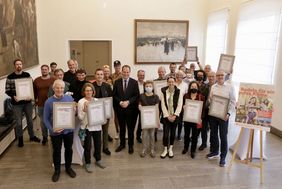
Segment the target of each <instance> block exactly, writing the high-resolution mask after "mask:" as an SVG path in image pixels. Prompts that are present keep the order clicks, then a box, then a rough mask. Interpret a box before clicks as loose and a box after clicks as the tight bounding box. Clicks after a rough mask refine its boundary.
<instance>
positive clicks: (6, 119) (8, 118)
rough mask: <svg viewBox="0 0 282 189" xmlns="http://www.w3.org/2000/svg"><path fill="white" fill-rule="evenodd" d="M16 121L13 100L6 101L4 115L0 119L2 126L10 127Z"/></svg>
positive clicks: (7, 99)
mask: <svg viewBox="0 0 282 189" xmlns="http://www.w3.org/2000/svg"><path fill="white" fill-rule="evenodd" d="M13 121H14V113H13V105H12V100H11V98H6V99H5V101H4V114H3V115H1V117H0V125H8V124H11V123H12V122H13Z"/></svg>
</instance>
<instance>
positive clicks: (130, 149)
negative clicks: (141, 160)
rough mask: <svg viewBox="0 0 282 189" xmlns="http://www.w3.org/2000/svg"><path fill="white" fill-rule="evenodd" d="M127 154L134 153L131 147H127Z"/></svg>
mask: <svg viewBox="0 0 282 189" xmlns="http://www.w3.org/2000/svg"><path fill="white" fill-rule="evenodd" d="M128 153H129V154H133V153H134V149H133V146H129V148H128Z"/></svg>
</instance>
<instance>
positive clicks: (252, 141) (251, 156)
mask: <svg viewBox="0 0 282 189" xmlns="http://www.w3.org/2000/svg"><path fill="white" fill-rule="evenodd" d="M251 132H252V138H251V152H250V153H251V154H250V162H252V160H253V148H254V133H255V130H254V129H252V130H251Z"/></svg>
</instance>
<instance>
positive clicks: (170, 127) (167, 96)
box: [160, 77, 183, 159]
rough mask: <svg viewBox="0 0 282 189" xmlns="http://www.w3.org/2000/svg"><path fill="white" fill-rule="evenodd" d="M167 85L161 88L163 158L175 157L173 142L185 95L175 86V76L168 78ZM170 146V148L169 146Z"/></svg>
mask: <svg viewBox="0 0 282 189" xmlns="http://www.w3.org/2000/svg"><path fill="white" fill-rule="evenodd" d="M167 85H168V86H166V87H164V88H162V89H161V97H160V98H161V109H162V112H163V118H162V119H163V127H164V128H163V145H164V151H163V153H162V154H161V158H163V159H164V158H166V156H167V155H168V156H169V157H170V158H173V151H172V148H173V144H174V139H175V130H176V125H177V123H178V118H179V114H180V112H181V110H182V103H183V97H182V96H181V93H180V90H179V89H178V88H177V87H176V86H175V78H174V77H168V78H167ZM168 146H169V148H168Z"/></svg>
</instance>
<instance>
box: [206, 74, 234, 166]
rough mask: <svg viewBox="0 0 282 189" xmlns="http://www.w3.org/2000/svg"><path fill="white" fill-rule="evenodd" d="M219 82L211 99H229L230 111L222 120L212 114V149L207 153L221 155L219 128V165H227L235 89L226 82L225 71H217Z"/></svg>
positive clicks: (208, 156)
mask: <svg viewBox="0 0 282 189" xmlns="http://www.w3.org/2000/svg"><path fill="white" fill-rule="evenodd" d="M216 81H217V83H216V84H214V85H213V86H212V87H211V91H210V96H209V101H210V102H211V101H212V99H213V96H214V95H217V96H222V97H225V98H228V99H229V105H228V113H227V114H226V116H225V119H224V120H222V119H220V118H217V117H213V116H210V127H211V133H210V142H211V149H210V153H209V154H207V158H208V159H212V158H215V157H218V156H219V140H218V130H219V137H220V161H219V166H220V167H225V166H226V163H225V158H226V155H227V150H228V144H227V133H228V120H229V117H230V115H231V113H232V112H234V110H235V101H236V100H235V90H234V87H233V86H232V85H230V84H229V83H226V82H225V73H224V72H223V71H217V72H216Z"/></svg>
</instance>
